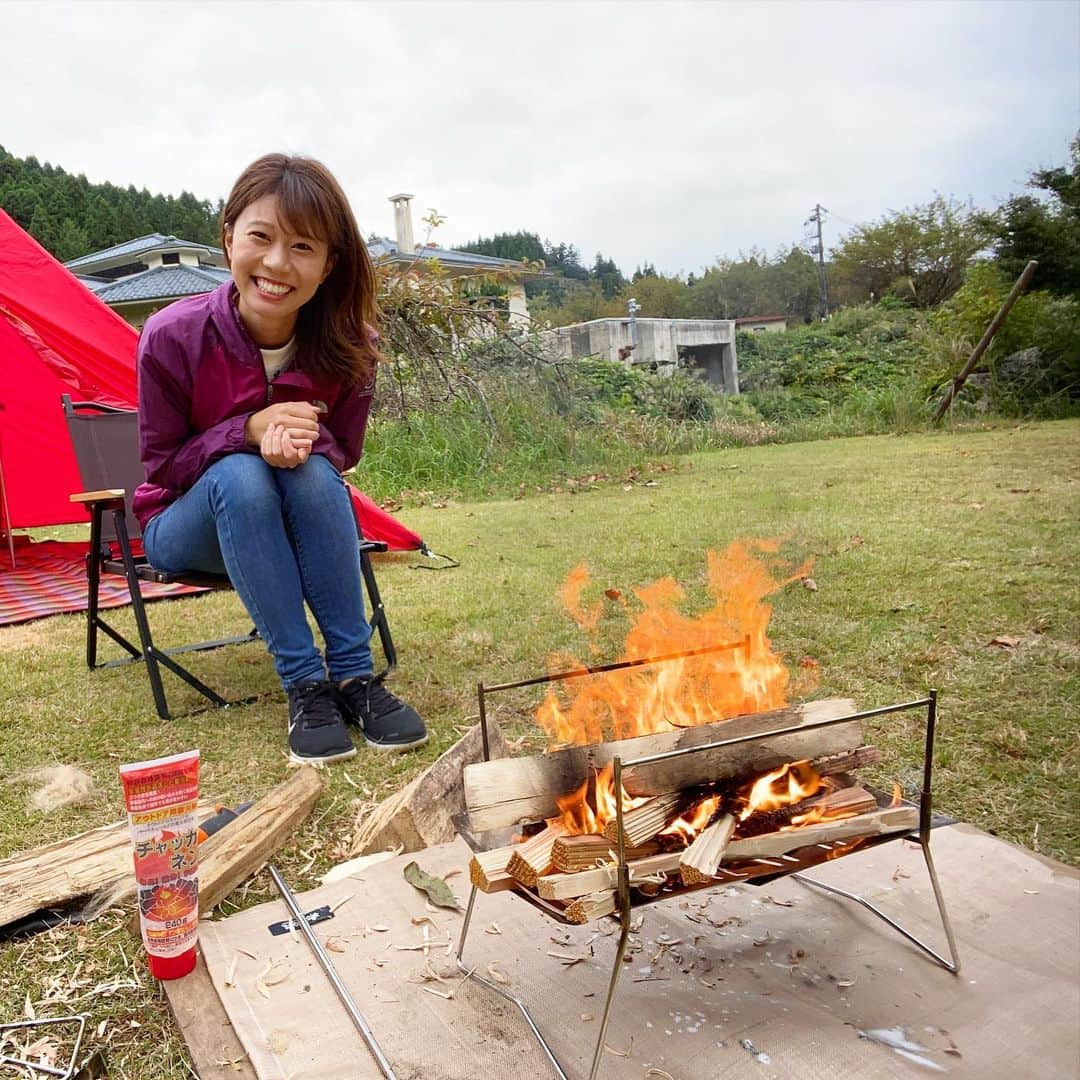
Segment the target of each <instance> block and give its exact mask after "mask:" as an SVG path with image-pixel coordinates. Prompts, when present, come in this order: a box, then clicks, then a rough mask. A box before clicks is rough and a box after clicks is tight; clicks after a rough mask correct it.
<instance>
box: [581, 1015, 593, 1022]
mask: <svg viewBox="0 0 1080 1080" xmlns="http://www.w3.org/2000/svg"><path fill="white" fill-rule="evenodd" d="M592 1019H593V1014H592V1013H582V1014H581V1022H582V1023H583V1024H588V1023H589V1022H590V1021H591V1020H592Z"/></svg>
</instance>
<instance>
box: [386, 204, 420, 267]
mask: <svg viewBox="0 0 1080 1080" xmlns="http://www.w3.org/2000/svg"><path fill="white" fill-rule="evenodd" d="M390 201H391V202H392V203H393V204H394V235H395V236H396V238H397V246H398V251H400V252H402V254H406V255H411V254H412V253H413V252H414V251H416V244H415V243H414V241H413V231H412V207H411V206H410V203H411V202H412V196H411V195H391V196H390Z"/></svg>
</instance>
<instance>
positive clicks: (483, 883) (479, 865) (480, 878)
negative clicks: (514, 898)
mask: <svg viewBox="0 0 1080 1080" xmlns="http://www.w3.org/2000/svg"><path fill="white" fill-rule="evenodd" d="M513 854H514V847H513V845H510V846H508V847H501V848H493V849H492V850H491V851H478V852H477V853H476V854H475V855H474V856H473V857H472V858H471V859H470V860H469V880H470V881H471V882H472V883H473V884H474V885H475V886H476V887H477V888H478V889H479V890H480V891H481V892H486V893H492V892H502V891H503V890H504V889H512V888H513V887H514V885H515V884H516V882H515V881H514V879H513V878H512V877H511V876H510V874H509V873H508V872H507V869H506V865H507V863H509V862H510V857H511V856H512V855H513Z"/></svg>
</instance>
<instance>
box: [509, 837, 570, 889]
mask: <svg viewBox="0 0 1080 1080" xmlns="http://www.w3.org/2000/svg"><path fill="white" fill-rule="evenodd" d="M565 835H566V826H565V825H563V824H562V823H561V822H557V823H556V824H553V825H546V826H545V827H544V829H543V831H542V832H538V833H537V834H536V835H535V836H533V837H530V838H529V839H528V840H526V841H525V843H524V844H518V845H517V847H515V848H514V849H513V854H512V855H511V856H510V861H509V862H508V863H507V864H506V870H507V873H509V875H510V876H511V877H512V878H515V879H516V880H517V881H520V882H521V883H522V885H533V886H535V885H536V880H537V878H539V877H540V875H541V874H545V873H547V871H548V869H549V867H550V866H551V849H552V848H553V847H554V846H555V841H556V840H558V839H559V837H560V836H565Z"/></svg>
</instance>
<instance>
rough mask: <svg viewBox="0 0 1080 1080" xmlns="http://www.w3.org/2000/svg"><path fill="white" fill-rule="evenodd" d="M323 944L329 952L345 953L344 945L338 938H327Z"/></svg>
mask: <svg viewBox="0 0 1080 1080" xmlns="http://www.w3.org/2000/svg"><path fill="white" fill-rule="evenodd" d="M323 944H324V946H325V947H326V948H327V949H328V950H329V951H330V952H336V953H343V952H344V951H345V943H344V942H343V941H342V940H341V939H340V938H336V937H331V938H327V939H326V941H325V942H324V943H323Z"/></svg>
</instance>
